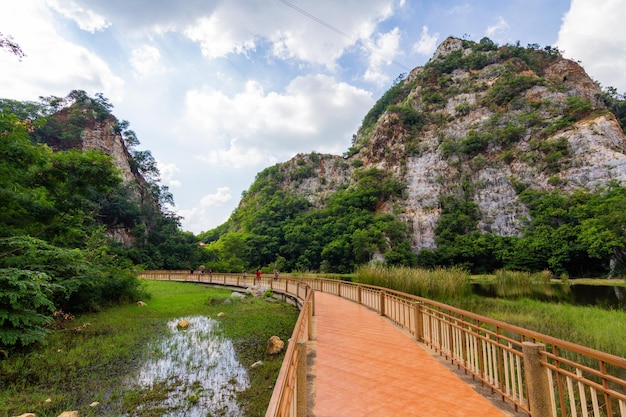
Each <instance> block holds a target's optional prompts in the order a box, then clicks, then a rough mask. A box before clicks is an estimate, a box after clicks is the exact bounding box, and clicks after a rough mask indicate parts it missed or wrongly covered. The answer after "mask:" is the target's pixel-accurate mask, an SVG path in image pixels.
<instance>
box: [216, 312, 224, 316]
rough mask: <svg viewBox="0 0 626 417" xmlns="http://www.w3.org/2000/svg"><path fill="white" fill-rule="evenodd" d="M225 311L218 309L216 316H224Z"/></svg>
mask: <svg viewBox="0 0 626 417" xmlns="http://www.w3.org/2000/svg"><path fill="white" fill-rule="evenodd" d="M224 316H225V313H224V312H223V311H220V312H219V313H217V317H224Z"/></svg>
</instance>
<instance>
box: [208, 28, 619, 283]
mask: <svg viewBox="0 0 626 417" xmlns="http://www.w3.org/2000/svg"><path fill="white" fill-rule="evenodd" d="M606 99H607V95H606V93H604V92H603V91H602V89H601V87H600V86H599V85H598V84H597V83H596V82H594V81H593V80H592V79H590V78H589V76H588V75H587V74H586V73H585V71H584V69H583V68H582V67H581V66H580V65H579V64H578V63H576V62H574V61H572V60H567V59H564V58H563V57H562V56H561V54H560V52H559V51H558V50H556V49H554V48H551V47H546V48H544V49H540V48H539V47H538V46H537V45H530V46H529V47H526V48H524V47H521V46H519V45H505V46H498V45H496V44H495V43H493V42H492V41H490V40H489V39H487V38H484V39H483V40H481V41H480V42H471V41H467V40H462V39H456V38H448V39H446V40H445V41H444V42H443V43H442V44H441V45H440V46H439V47H438V49H437V51H436V52H435V54H434V56H433V57H432V58H431V59H430V60H429V62H428V63H427V64H426V65H424V66H423V67H418V68H415V69H414V70H412V71H411V72H410V73H409V74H408V76H406V77H403V78H402V79H399V80H398V81H397V83H396V84H395V85H394V86H393V87H392V88H391V89H390V90H389V91H388V92H387V93H386V94H385V95H384V96H383V97H382V98H381V99H380V100H378V102H377V103H376V104H375V106H374V107H373V108H372V109H371V110H370V112H369V113H368V114H367V115H366V116H365V117H364V119H363V123H362V126H361V127H360V129H359V130H358V132H357V134H356V135H355V136H354V138H353V144H352V147H351V148H350V149H349V150H348V151H347V152H346V153H345V154H344V155H343V156H333V155H320V154H316V153H313V154H310V155H297V156H296V157H294V158H293V159H292V160H290V161H287V162H285V163H282V164H277V165H276V166H274V167H270V168H268V169H266V170H265V171H263V172H261V173H260V174H259V175H258V176H257V180H256V182H255V184H253V185H252V187H251V188H250V190H249V191H248V193H247V194H246V195H245V197H244V198H243V199H242V201H241V203H240V206H239V208H238V209H237V211H236V212H235V213H234V214H233V216H232V217H231V219H230V220H229V222H228V224H227V227H224V228H222V229H220V230H221V234H223V233H224V232H225V231H226V230H230V231H231V232H232V231H244V232H245V231H251V232H252V233H253V234H256V233H257V232H255V231H253V230H252V229H249V228H248V229H247V228H246V224H249V222H248V221H247V220H246V219H247V215H246V214H245V213H249V209H250V207H251V206H253V207H255V208H256V209H255V210H256V211H258V210H259V209H260V208H261V207H263V205H264V203H263V201H262V200H260V199H259V198H258V196H259V193H263V190H267V189H268V187H270V188H271V190H272V193H275V192H276V191H280V192H281V193H284V195H288V196H291V197H290V198H291V199H295V200H298V199H304V200H306V204H305V206H306V207H305V208H303V209H302V210H299V211H298V213H299V214H291V215H290V216H291V217H286V218H284V219H283V220H284V221H285V222H283V223H282V224H279V222H278V223H277V224H276V225H275V226H274V227H276V228H281V227H282V228H283V230H284V228H285V225H286V224H288V223H289V222H290V221H291V220H289V219H290V218H292V217H294V216H298V215H305V213H308V214H307V215H308V216H311V214H310V213H312V212H318V213H319V212H323V211H324V210H327V209H328V205H329V202H331V201H333V199H336V198H337V196H338V193H345V192H346V191H349V190H354V189H358V187H359V184H360V181H361V180H362V179H363V176H364V175H365V176H369V177H371V176H372V173H373V172H377V174H376V175H375V178H374V182H378V183H379V184H381V181H383V180H384V181H389V180H391V179H393V181H395V182H396V183H397V185H398V186H399V190H400V189H401V190H400V191H399V192H391V193H384V192H383V193H377V194H376V195H375V196H374V197H375V200H376V201H375V204H374V205H373V208H372V212H373V213H374V214H375V215H378V216H381V215H387V216H392V217H393V218H394V219H396V220H398V221H400V222H401V223H402V224H403V225H404V226H405V229H404V230H405V232H406V235H405V236H404V237H403V238H400V239H394V238H390V236H389V233H388V232H384V231H383V232H382V233H381V235H380V237H381V238H382V239H383V241H380V240H379V241H377V243H375V244H374V246H375V249H371V247H370V249H368V250H367V251H368V253H369V260H372V259H379V260H387V261H389V256H388V254H391V255H392V256H391V259H395V258H394V256H393V252H390V251H393V248H394V247H397V246H398V245H400V244H402V243H405V244H406V243H408V244H409V245H410V252H411V253H413V254H415V255H417V260H418V261H417V262H418V263H420V259H421V263H422V264H425V265H432V264H440V263H444V264H445V263H455V262H456V261H452V259H457V260H459V259H461V260H462V259H463V257H462V256H461V257H460V258H459V257H456V255H454V256H452V257H451V258H450V257H449V258H448V260H447V261H445V262H442V259H443V258H446V256H447V255H445V254H443V252H442V248H443V247H444V246H449V245H450V244H452V243H454V242H456V243H454V245H456V246H455V250H456V251H458V250H459V246H461V243H460V242H461V241H460V240H459V239H460V236H470V235H471V236H473V237H472V245H473V246H475V245H476V244H477V242H480V240H481V239H487V240H488V241H489V242H488V244H486V245H487V246H489V249H485V250H486V252H485V253H483V254H482V255H481V254H480V253H474V254H473V255H472V256H471V258H472V259H478V258H480V257H483V258H487V257H491V258H494V261H493V262H492V263H490V264H489V265H492V266H493V267H498V266H503V262H502V261H501V259H502V256H503V255H502V254H500V255H497V254H496V252H497V250H509V251H511V250H513V246H511V245H512V243H511V242H513V241H514V240H515V239H519V238H523V237H524V236H526V235H527V232H529V230H530V229H529V227H531V224H532V222H533V219H534V218H535V217H537V216H536V215H535V211H536V210H537V207H536V205H534V206H533V204H534V203H533V201H536V198H538V197H536V196H548V195H551V193H558V194H559V195H564V196H566V195H572V193H574V192H575V191H576V190H578V191H580V192H585V193H598V192H602V191H603V190H607V189H608V188H611V187H613V186H617V185H619V184H624V183H625V181H626V136H625V135H624V131H623V130H622V127H621V126H620V123H619V120H618V119H617V118H616V116H615V114H613V113H612V112H611V111H610V109H608V108H607V105H606V104H607V100H606ZM533 193H534V194H533ZM531 195H532V196H535V197H536V198H535V197H530V196H531ZM267 197H268V195H264V197H263V199H264V201H266V202H268V201H269V199H268V198H267ZM345 197H346V195H345V194H344V195H343V196H342V197H341V198H345ZM533 198H535V200H533ZM318 217H319V216H318ZM248 220H249V219H248ZM309 223H311V221H310V219H309ZM287 228H289V227H287ZM368 229H369V226H368V225H366V224H365V225H363V230H368ZM355 230H356V228H355V229H354V230H353V231H352V232H351V233H352V234H351V235H350V237H349V238H346V239H345V240H344V242H345V243H346V245H347V246H349V249H347V251H346V252H345V253H346V254H349V252H350V250H351V251H352V252H353V253H354V252H358V251H359V250H358V246H359V245H361V243H359V242H360V241H359V240H358V239H356V238H355V236H356V235H355V234H354V231H355ZM262 234H263V233H261V235H262ZM278 235H280V234H278ZM215 237H217V235H213V238H215ZM275 237H276V236H273V238H275ZM282 239H283V241H282V243H281V244H282V247H281V246H280V245H278V246H276V249H277V250H276V251H275V252H276V254H278V256H285V249H286V248H288V247H289V245H290V244H289V242H288V239H285V236H284V235H282ZM572 239H574V237H572ZM279 240H280V239H279ZM548 240H549V239H548ZM318 243H319V244H320V245H322V246H321V249H320V254H321V255H320V256H319V257H318V258H317V259H320V262H321V261H323V260H324V256H323V254H322V253H323V252H324V250H327V251H328V246H327V245H329V244H330V243H329V242H326V243H325V244H322V242H318ZM370 243H371V242H370ZM548 244H549V243H548ZM553 244H556V242H553ZM454 245H453V246H454ZM370 246H371V245H370ZM503 246H506V249H503ZM498 247H500V249H497V248H498ZM479 252H480V251H479ZM420 254H421V255H420ZM292 255H293V254H292ZM448 255H449V254H448ZM457 255H458V254H457ZM420 256H421V257H420ZM459 256H460V255H459ZM497 258H500V261H498V260H497ZM406 262H409V263H410V262H412V261H409V258H406V257H405V258H404V260H403V261H402V262H401V263H406ZM472 262H473V261H472ZM358 263H359V262H358V261H354V264H358ZM557 263H558V262H557ZM320 265H321V263H320V264H317V265H315V262H313V264H312V265H310V266H311V267H312V268H313V269H318V268H319V267H320ZM489 265H487V266H486V269H490V268H491V266H489ZM559 265H560V267H555V268H553V270H554V271H557V272H558V271H561V272H562V271H566V270H568V268H565V267H562V266H563V264H559ZM292 266H294V267H295V266H296V265H292ZM299 266H300V267H303V266H304V267H306V265H299ZM468 266H469V267H472V265H468ZM473 266H475V264H474V265H473ZM541 267H546V268H548V267H550V262H549V261H546V262H544V263H543V265H542V266H541ZM322 269H324V268H322ZM331 269H332V268H331Z"/></svg>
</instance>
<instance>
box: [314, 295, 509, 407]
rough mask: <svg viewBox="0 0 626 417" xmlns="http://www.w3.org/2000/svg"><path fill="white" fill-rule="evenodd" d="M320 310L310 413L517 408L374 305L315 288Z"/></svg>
mask: <svg viewBox="0 0 626 417" xmlns="http://www.w3.org/2000/svg"><path fill="white" fill-rule="evenodd" d="M315 314H316V316H315V317H316V319H315V326H316V328H317V331H316V340H315V341H314V342H313V345H312V353H311V354H310V355H309V356H311V357H313V359H312V362H313V367H312V371H311V374H312V375H310V376H309V379H310V380H311V381H310V382H311V383H312V384H310V385H312V386H313V388H312V392H311V393H310V394H309V396H310V397H313V398H312V401H311V404H310V406H309V415H313V416H315V417H360V416H362V417H365V416H367V417H391V416H393V417H395V416H402V417H410V416H420V417H448V416H449V417H452V416H458V417H467V416H479V417H503V416H507V415H511V414H508V413H505V412H503V411H501V410H500V409H499V408H497V407H496V406H494V405H493V404H492V403H491V402H490V401H488V400H487V399H485V397H483V396H481V395H480V394H478V393H477V392H476V391H474V389H472V387H470V386H469V385H468V384H466V383H465V382H463V381H462V380H461V379H460V378H459V376H457V375H456V374H455V373H454V372H452V371H451V370H450V369H449V367H447V366H446V365H444V364H442V363H441V362H440V361H439V360H438V359H437V358H435V357H433V356H432V355H431V353H429V352H428V351H427V350H426V349H427V348H425V347H423V346H422V345H420V344H419V343H417V342H415V341H414V340H413V339H411V338H410V337H409V336H408V335H407V334H406V333H404V332H403V331H402V330H400V329H399V328H397V327H395V326H394V325H393V324H391V323H390V322H389V321H388V320H386V319H385V318H383V317H381V316H379V315H378V314H376V313H375V312H373V311H371V310H368V309H367V308H365V307H363V306H360V305H358V304H356V303H353V302H351V301H348V300H344V299H342V298H339V297H336V296H333V295H329V294H324V293H321V292H316V293H315ZM496 401H497V397H496ZM311 408H312V410H311Z"/></svg>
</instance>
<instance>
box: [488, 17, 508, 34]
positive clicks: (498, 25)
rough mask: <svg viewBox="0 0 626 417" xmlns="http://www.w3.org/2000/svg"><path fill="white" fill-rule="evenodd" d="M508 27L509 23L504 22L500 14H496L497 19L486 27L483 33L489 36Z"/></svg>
mask: <svg viewBox="0 0 626 417" xmlns="http://www.w3.org/2000/svg"><path fill="white" fill-rule="evenodd" d="M508 28H509V24H508V23H507V22H506V20H504V18H503V17H502V16H498V21H497V22H496V24H495V25H491V26H489V27H487V30H486V31H485V33H486V34H487V36H489V37H491V36H495V35H496V34H498V33H499V32H502V31H504V30H506V29H508Z"/></svg>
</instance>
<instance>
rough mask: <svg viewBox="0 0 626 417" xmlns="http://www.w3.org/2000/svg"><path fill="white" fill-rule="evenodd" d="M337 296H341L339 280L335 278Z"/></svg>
mask: <svg viewBox="0 0 626 417" xmlns="http://www.w3.org/2000/svg"><path fill="white" fill-rule="evenodd" d="M337 296H338V297H340V298H341V280H337Z"/></svg>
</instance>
